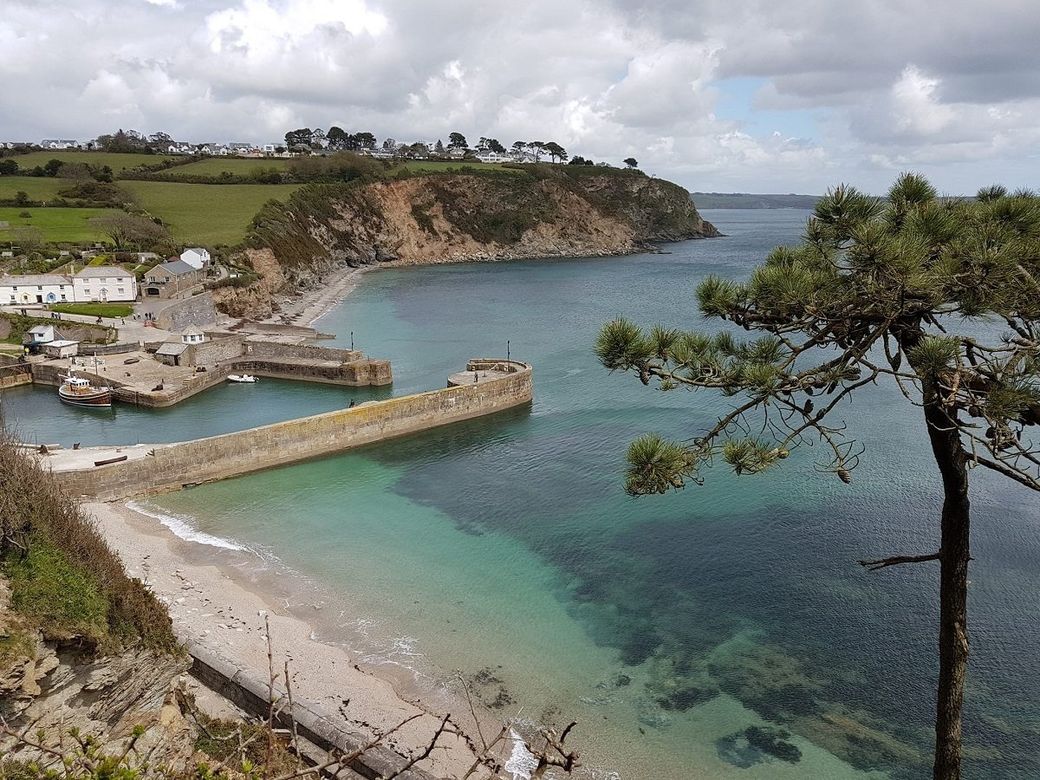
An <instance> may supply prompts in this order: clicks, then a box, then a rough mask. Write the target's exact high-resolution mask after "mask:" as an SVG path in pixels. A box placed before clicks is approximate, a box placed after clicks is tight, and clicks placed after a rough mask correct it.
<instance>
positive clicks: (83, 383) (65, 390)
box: [58, 369, 112, 409]
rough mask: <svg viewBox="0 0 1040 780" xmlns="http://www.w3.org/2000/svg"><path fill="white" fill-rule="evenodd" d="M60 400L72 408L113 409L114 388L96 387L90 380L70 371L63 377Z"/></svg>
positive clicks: (59, 391) (59, 392) (59, 389)
mask: <svg viewBox="0 0 1040 780" xmlns="http://www.w3.org/2000/svg"><path fill="white" fill-rule="evenodd" d="M58 398H60V399H61V400H62V401H63V402H64V403H67V404H70V405H72V406H84V407H86V408H88V409H109V408H111V407H112V388H111V387H95V386H94V385H92V384H90V380H89V379H84V378H83V377H78V376H76V375H75V374H73V373H72V370H71V369H70V370H69V373H68V375H66V376H63V377H62V383H61V387H59V388H58Z"/></svg>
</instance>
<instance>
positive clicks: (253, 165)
mask: <svg viewBox="0 0 1040 780" xmlns="http://www.w3.org/2000/svg"><path fill="white" fill-rule="evenodd" d="M288 167H289V161H288V160H287V159H285V158H284V157H270V158H266V157H256V158H250V159H244V160H242V159H238V158H227V157H209V158H207V159H205V160H199V161H198V162H193V163H188V164H187V165H178V166H177V167H176V168H170V170H169V171H167V172H168V173H169V174H170V175H171V176H220V175H221V174H222V173H225V172H226V173H230V174H233V175H235V176H245V175H247V174H249V173H251V172H252V171H255V170H256V169H257V168H263V169H265V170H270V169H271V168H277V169H278V170H280V171H284V170H285V169H286V168H288Z"/></svg>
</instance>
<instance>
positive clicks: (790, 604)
mask: <svg viewBox="0 0 1040 780" xmlns="http://www.w3.org/2000/svg"><path fill="white" fill-rule="evenodd" d="M705 216H706V218H708V219H709V220H712V221H713V222H715V223H716V224H717V225H718V227H719V228H720V229H721V230H722V231H723V232H725V233H726V234H728V235H727V237H726V238H722V239H716V240H704V241H691V242H687V243H683V244H677V245H674V246H669V247H665V249H666V251H667V253H664V254H649V255H639V256H632V257H625V258H611V259H593V260H570V261H538V262H518V263H508V264H493V265H463V266H440V267H429V268H421V269H414V270H381V271H378V272H373V273H371V274H368V275H366V276H365V278H364V280H363V282H362V284H361V286H360V288H359V289H358V290H357V291H355V292H354V293H353V294H352V295H351V296H350V298H348V300H347V301H345V302H344V303H343V304H342V305H341V306H339V307H338V308H337V309H335V310H334V311H333V312H331V313H330V314H329V315H328V316H327V317H325V318H324V319H323V320H322V321H321V323H320V328H321V330H325V331H332V332H338V333H340V334H347V333H349V332H350V331H353V332H354V337H355V340H356V342H357V343H358V344H359V345H360V346H361V347H362V348H363V349H365V350H366V351H367V352H368V353H369V354H372V355H375V356H379V357H388V358H390V359H391V360H392V361H393V367H394V374H395V385H394V388H393V393H394V394H401V393H407V392H414V391H417V390H424V389H429V388H430V387H436V386H441V385H442V383H443V381H444V378H445V376H446V375H447V374H448V373H450V372H452V371H454V370H457V369H458V368H459V367H460V366H461V365H463V363H464V362H465V360H466V359H467V358H468V357H473V356H485V355H496V356H497V355H503V354H504V353H505V351H506V342H507V340H508V342H509V350H510V353H511V355H512V356H513V357H516V358H519V359H522V360H526V361H529V362H531V363H532V364H533V365H534V367H535V401H534V404H533V405H532V407H531V408H530V409H521V410H514V411H511V412H506V413H503V414H500V415H497V416H495V417H492V418H486V419H483V420H477V421H471V422H468V423H463V424H459V425H455V426H452V427H450V428H446V429H442V430H440V431H434V432H430V433H427V434H423V435H419V436H412V437H408V438H404V439H399V440H396V441H392V442H389V443H385V444H382V445H379V446H373V447H368V448H365V449H363V450H359V451H356V452H352V453H347V454H344V455H341V456H336V457H331V458H324V459H321V460H317V461H313V462H308V463H304V464H300V465H296V466H292V467H288V468H283V469H277V470H272V471H268V472H264V473H261V474H257V475H253V476H248V477H243V478H240V479H235V480H229V481H226V482H222V483H218V484H214V485H207V486H202V487H200V488H196V489H193V490H189V491H184V492H181V493H177V494H171V495H167V496H163V497H162V498H161V499H160V500H158V501H157V502H156V503H157V504H159V505H160V506H161V507H162V508H163V510H164V511H169V512H174V513H177V514H179V515H181V516H186V517H191V518H193V522H194V523H195V524H196V525H197V526H198V527H199V528H200V529H202V530H203V531H205V532H208V533H211V534H215V535H218V536H227V537H232V538H234V539H236V540H239V541H241V542H244V543H246V544H249V545H252V546H254V547H260V548H263V549H265V550H267V551H269V552H271V553H272V554H274V555H276V556H277V557H278V558H279V560H281V561H282V562H284V563H285V564H286V565H287V566H289V567H291V568H292V569H294V570H296V571H297V572H299V573H301V574H304V575H307V576H308V577H310V578H312V579H314V580H316V581H318V582H320V583H321V584H322V585H323V586H325V587H326V588H327V589H328V590H329V592H330V593H331V594H333V595H332V598H333V599H334V600H335V602H336V604H337V605H338V606H339V608H340V609H341V610H342V616H343V617H342V621H341V624H342V629H343V632H344V634H343V635H344V638H347V639H349V640H350V641H353V642H361V643H363V644H364V646H365V647H366V648H367V649H368V651H369V652H370V653H371V655H370V660H372V661H380V660H382V661H387V660H389V661H390V662H393V663H398V664H401V665H406V666H409V667H411V668H414V669H416V670H417V671H418V672H420V673H422V674H424V675H429V676H431V677H432V678H434V679H437V677H438V675H439V674H441V673H443V672H446V671H447V670H451V669H456V668H457V669H461V670H463V671H464V672H465V673H467V674H469V675H477V674H478V673H479V672H480V671H481V670H484V674H482V675H479V678H480V680H481V683H480V685H479V686H478V687H479V690H480V693H481V696H482V698H483V699H484V700H485V701H486V702H489V703H496V702H497V704H499V705H500V706H502V711H503V713H505V714H511V713H514V712H515V711H516V709H517V708H518V707H520V706H523V707H524V709H523V713H524V715H525V716H526V717H530V718H533V719H535V720H556V721H566V720H569V719H571V718H574V719H576V720H577V721H578V724H579V725H578V727H577V730H576V732H575V733H576V735H577V737H578V739H579V740H583V741H584V746H585V751H584V752H585V755H586V757H587V761H588V763H589V764H590V765H592V766H594V767H598V768H602V769H605V770H606V769H617V770H619V771H620V772H621V774H622V776H623V777H625V778H643V777H659V778H686V777H707V778H763V779H764V778H828V779H829V778H851V777H891V778H918V777H928V776H930V746H931V718H932V712H933V698H934V685H935V679H936V657H935V633H936V620H935V615H936V609H937V607H936V571H935V569H934V568H932V567H931V566H930V565H922V566H917V567H899V568H893V569H889V570H886V571H883V572H878V573H874V574H869V573H866V572H864V571H863V570H862V569H861V568H860V567H859V566H858V565H857V564H856V562H855V561H856V560H857V559H859V558H865V557H882V556H885V555H889V554H895V553H921V552H928V551H931V550H933V549H934V548H935V545H936V538H937V528H938V501H939V487H938V480H937V477H936V475H935V473H934V471H935V469H934V466H933V465H932V464H931V462H930V459H929V457H930V456H929V453H928V451H927V446H926V442H925V441H924V439H923V435H924V434H923V424H922V421H921V419H920V414H919V410H918V409H916V408H914V407H912V406H911V405H909V404H908V403H907V402H906V401H905V400H904V399H903V398H902V397H901V396H900V395H899V394H898V393H897V392H896V391H895V390H894V389H893V388H886V387H879V388H876V389H869V390H868V391H865V392H861V393H860V395H858V396H857V397H856V398H855V400H854V401H853V402H852V403H851V404H848V405H846V406H844V407H842V408H841V413H842V414H843V415H844V416H845V418H846V419H847V420H848V423H849V433H850V435H852V436H855V437H856V438H857V439H858V440H860V441H861V442H862V443H863V444H864V445H865V447H866V454H865V455H864V457H863V462H862V465H861V466H860V467H859V468H858V469H857V470H856V471H855V472H854V474H853V482H852V484H851V485H845V484H843V483H842V482H841V481H840V480H838V479H837V478H836V477H835V476H834V475H832V474H821V473H819V472H817V471H816V470H815V469H814V468H813V464H814V460H815V458H816V456H817V455H818V453H817V452H815V451H811V450H805V451H800V452H797V453H796V454H795V455H794V456H793V457H791V458H790V459H789V460H787V461H785V462H784V463H783V464H782V466H781V467H780V468H778V469H776V470H775V471H773V472H770V473H767V474H765V475H759V476H744V477H736V476H734V475H732V474H731V473H729V472H727V471H725V470H724V469H722V468H718V467H717V468H715V469H714V470H712V471H709V472H708V473H707V474H706V480H705V484H704V485H703V486H701V487H697V486H691V487H689V488H687V489H686V490H684V491H681V492H679V493H674V494H671V495H668V496H663V497H656V498H642V499H632V498H629V497H627V496H626V495H625V494H624V492H623V490H622V479H623V468H624V453H625V448H626V446H627V443H628V442H629V441H630V440H631V439H632V438H634V437H635V436H637V435H639V434H640V433H643V432H645V431H660V432H663V433H667V434H671V435H674V436H678V437H692V436H694V435H696V433H697V432H698V431H699V430H701V429H703V428H704V427H705V426H706V425H709V424H710V423H711V422H712V421H713V420H714V418H715V417H716V416H717V415H718V414H719V413H721V412H723V411H724V410H725V409H726V408H727V406H728V404H729V403H730V400H728V399H724V398H719V397H717V396H715V395H712V394H710V393H689V392H686V391H676V392H672V393H662V392H659V391H656V390H654V389H652V388H645V387H643V386H642V385H641V384H640V383H639V382H638V380H637V379H635V378H634V377H631V376H626V375H611V374H609V373H608V372H606V371H605V370H603V369H602V368H601V367H600V366H599V365H598V364H597V362H596V360H595V357H594V355H593V353H592V345H593V342H594V340H595V336H596V332H597V330H598V328H599V326H600V325H601V324H602V323H604V322H605V321H607V320H609V319H610V318H611V317H613V316H615V315H617V314H624V315H626V316H629V317H631V318H633V319H636V320H638V321H641V322H645V323H661V324H665V325H671V326H685V327H716V325H715V324H714V323H706V322H705V321H703V320H702V319H701V318H700V317H699V315H698V314H697V312H696V303H695V298H694V290H695V288H696V285H697V283H698V281H699V280H700V279H702V278H703V277H704V276H705V275H706V274H708V273H716V274H721V275H724V276H727V277H731V278H741V277H744V276H745V275H746V274H747V273H749V271H750V269H751V268H752V267H753V265H754V264H755V263H756V262H759V261H761V260H762V258H763V257H764V256H765V254H766V253H767V252H768V250H769V249H770V248H771V247H772V246H773V245H775V244H777V243H783V242H794V241H796V240H797V238H798V235H799V233H800V230H801V226H802V223H803V221H804V219H805V217H806V214H805V213H804V212H798V211H719V212H707V213H705ZM240 389H243V388H234V391H237V390H240ZM244 389H245V390H246V391H247V392H253V391H256V392H253V394H252V395H251V396H249V398H248V400H242V399H241V398H239V396H237V395H234V396H233V395H232V389H223V390H221V391H214V395H213V396H212V397H207V396H202V397H199V398H198V399H196V400H194V401H193V402H191V403H189V404H187V405H184V406H183V407H178V408H176V409H174V410H170V411H169V412H167V413H161V414H150V413H145V412H142V413H136V412H135V413H134V414H133V415H131V414H129V413H126V412H124V411H123V410H119V411H118V412H117V419H116V421H115V423H113V424H111V426H110V425H109V424H107V423H106V424H102V423H99V422H97V421H96V420H94V421H90V422H89V423H82V422H79V421H80V420H82V417H81V415H82V414H83V413H81V412H80V411H79V410H68V409H66V408H64V407H57V408H52V407H51V406H41V407H39V408H41V409H46V419H41V418H42V417H43V416H44V415H42V414H38V413H37V412H36V411H35V410H36V408H37V407H36V404H37V403H38V401H37V398H38V397H39V396H38V394H39V393H40V392H41V391H22V392H21V394H20V395H19V394H10V393H9V394H7V395H5V402H4V403H5V409H6V410H7V411H8V413H9V415H10V412H11V410H12V409H13V410H14V417H15V418H16V420H17V422H18V424H19V426H20V427H21V428H22V429H23V430H27V431H29V432H31V433H32V434H33V435H35V436H36V437H37V439H38V440H40V441H49V440H57V441H65V440H67V439H68V437H67V436H65V435H64V434H65V432H66V428H67V427H68V426H75V430H76V431H77V435H80V433H79V432H80V431H82V434H81V438H82V439H83V440H84V442H85V443H88V442H90V443H92V442H93V441H94V440H97V441H101V440H104V441H113V440H117V439H118V437H119V436H122V437H124V439H125V440H127V441H137V440H141V441H161V440H171V439H177V438H183V437H184V436H182V435H181V432H182V431H184V430H189V431H191V433H190V435H206V434H209V433H215V432H219V431H221V430H229V429H231V428H229V427H228V426H229V425H231V426H234V425H238V426H242V425H246V424H248V425H253V424H258V423H259V422H261V421H268V420H273V419H283V418H285V417H291V416H296V415H299V414H303V413H310V412H316V411H324V410H326V409H328V408H332V407H331V406H329V405H328V404H332V405H335V404H336V403H342V401H343V400H344V398H345V397H352V396H350V395H349V394H345V393H344V392H343V391H338V390H332V389H329V388H317V389H315V388H293V387H292V386H290V385H286V386H282V385H281V384H280V383H279V385H278V386H275V385H266V386H265V385H264V383H261V384H260V385H258V386H256V387H255V388H244ZM275 391H277V392H275ZM218 392H219V393H220V394H219V395H217V393H218ZM211 404H212V406H211ZM219 410H224V411H226V414H222V413H221V411H219ZM124 425H125V426H126V427H122V426H124ZM115 426H120V427H118V428H117V427H115ZM175 428H176V430H174V429H175ZM131 434H132V435H131ZM91 437H93V438H91ZM973 480H974V482H975V490H974V502H975V504H974V506H975V523H974V537H973V547H974V552H973V554H974V558H975V561H974V563H973V572H972V578H971V579H972V585H971V588H972V590H971V605H970V609H971V626H970V630H971V636H972V642H973V655H972V661H971V670H970V687H969V694H968V700H967V703H966V725H965V744H966V751H967V755H968V758H967V766H966V776H968V777H979V778H982V777H986V778H989V777H994V778H995V777H1001V778H1022V779H1024V778H1035V777H1040V741H1038V739H1037V737H1038V735H1040V681H1038V678H1037V676H1036V670H1037V668H1038V661H1040V649H1038V640H1040V600H1038V598H1037V592H1038V585H1040V574H1038V572H1040V567H1038V566H1037V564H1036V561H1037V559H1038V557H1040V556H1038V552H1040V541H1038V538H1037V533H1036V531H1037V526H1038V521H1040V511H1038V502H1037V500H1036V497H1035V495H1032V494H1029V493H1028V492H1027V491H1025V490H1024V489H1019V488H1017V487H1015V486H1012V485H1009V484H1008V483H1005V482H1001V481H999V480H997V479H993V478H991V475H989V474H979V473H975V474H973ZM438 670H440V671H438ZM604 776H605V775H604Z"/></svg>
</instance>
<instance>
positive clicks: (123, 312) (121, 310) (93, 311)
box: [50, 303, 134, 317]
mask: <svg viewBox="0 0 1040 780" xmlns="http://www.w3.org/2000/svg"><path fill="white" fill-rule="evenodd" d="M50 309H51V311H60V312H61V313H62V314H86V315H87V316H89V317H129V316H130V315H131V314H133V313H134V307H133V306H131V305H130V304H129V303H52V304H51V305H50Z"/></svg>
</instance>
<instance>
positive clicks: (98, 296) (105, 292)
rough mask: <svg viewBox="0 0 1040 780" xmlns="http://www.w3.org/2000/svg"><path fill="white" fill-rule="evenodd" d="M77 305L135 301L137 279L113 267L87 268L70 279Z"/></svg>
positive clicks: (123, 270) (121, 269) (123, 269)
mask: <svg viewBox="0 0 1040 780" xmlns="http://www.w3.org/2000/svg"><path fill="white" fill-rule="evenodd" d="M72 285H73V300H74V301H76V302H77V303H87V302H95V301H97V302H102V303H104V302H111V301H136V300H137V277H135V276H134V275H133V274H132V273H130V272H129V271H127V270H126V269H125V268H120V267H118V266H114V265H98V266H87V267H86V268H84V269H83V270H82V271H80V272H79V273H77V274H76V275H75V276H73V277H72Z"/></svg>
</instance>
